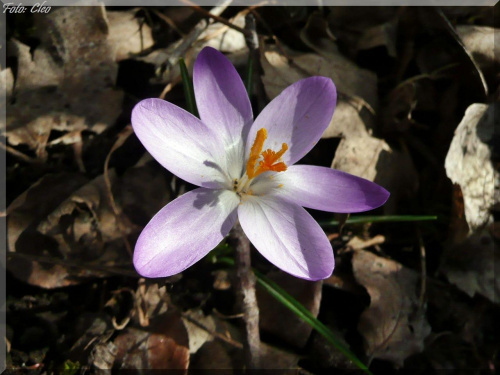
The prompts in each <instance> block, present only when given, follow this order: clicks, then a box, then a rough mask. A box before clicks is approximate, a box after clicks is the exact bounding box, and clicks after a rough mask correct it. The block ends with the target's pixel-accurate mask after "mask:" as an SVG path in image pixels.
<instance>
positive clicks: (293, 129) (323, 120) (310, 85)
mask: <svg viewBox="0 0 500 375" xmlns="http://www.w3.org/2000/svg"><path fill="white" fill-rule="evenodd" d="M336 101H337V91H336V89H335V85H334V84H333V82H332V80H331V79H330V78H325V77H311V78H306V79H303V80H300V81H298V82H296V83H294V84H293V85H291V86H288V87H287V88H286V89H285V90H283V92H282V93H281V94H280V95H278V96H277V97H276V98H274V99H273V100H272V101H271V103H269V104H268V105H267V106H266V107H265V108H264V110H263V111H262V112H261V113H260V114H259V116H258V117H257V119H256V120H255V123H254V124H253V125H252V127H251V128H250V132H249V134H248V142H247V144H246V154H245V155H249V153H250V148H251V147H252V144H253V142H254V140H255V137H256V135H257V131H258V130H259V129H261V128H266V129H267V136H268V138H267V141H266V143H265V144H264V149H268V148H270V149H272V150H275V151H277V150H280V149H281V145H282V144H283V143H286V144H287V145H288V151H287V152H285V154H284V155H283V157H282V159H283V161H284V162H285V163H286V164H287V165H291V164H294V163H295V162H297V161H298V160H300V159H302V157H304V155H306V154H307V153H308V152H309V151H310V150H311V149H312V148H313V146H314V145H315V144H316V143H317V142H318V140H319V139H320V138H321V135H322V134H323V132H324V131H325V130H326V128H327V127H328V125H329V124H330V120H331V119H332V116H333V111H334V110H335V105H336Z"/></svg>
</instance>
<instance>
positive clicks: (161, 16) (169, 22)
mask: <svg viewBox="0 0 500 375" xmlns="http://www.w3.org/2000/svg"><path fill="white" fill-rule="evenodd" d="M153 13H154V14H156V16H157V17H158V18H160V19H161V20H162V21H164V22H165V23H166V24H168V25H169V26H170V27H171V28H172V29H173V30H174V31H175V32H176V33H177V34H179V35H180V36H181V37H184V36H185V34H184V33H183V32H182V31H181V29H179V28H178V27H177V25H176V24H175V22H174V21H172V19H171V18H170V17H168V16H167V15H165V14H163V13H161V12H159V11H157V10H155V9H153Z"/></svg>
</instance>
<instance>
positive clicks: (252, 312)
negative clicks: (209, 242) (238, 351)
mask: <svg viewBox="0 0 500 375" xmlns="http://www.w3.org/2000/svg"><path fill="white" fill-rule="evenodd" d="M231 239H232V241H234V242H233V243H234V247H235V249H236V262H235V263H236V273H237V277H238V297H239V302H240V305H241V308H242V310H243V319H244V321H245V328H246V336H247V337H246V343H245V356H246V363H247V366H248V367H249V368H251V369H257V368H259V362H260V353H261V348H260V333H259V307H258V305H257V296H256V294H255V282H256V279H255V275H254V273H253V271H252V267H251V263H250V241H249V240H248V238H247V236H246V235H245V233H244V232H243V229H242V228H241V226H240V223H239V222H237V223H236V225H235V226H234V228H233V231H232V236H231Z"/></svg>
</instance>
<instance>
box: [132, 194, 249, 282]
mask: <svg viewBox="0 0 500 375" xmlns="http://www.w3.org/2000/svg"><path fill="white" fill-rule="evenodd" d="M238 203H239V199H238V197H237V196H236V194H234V193H233V192H230V191H227V190H210V189H204V188H199V189H195V190H193V191H190V192H188V193H186V194H184V195H182V196H180V197H179V198H177V199H175V200H174V201H172V202H170V203H169V204H167V205H166V206H165V207H163V208H162V209H161V210H160V211H159V212H158V213H157V214H156V215H155V216H154V217H153V218H152V219H151V221H150V222H149V223H148V225H146V227H145V228H144V230H143V231H142V233H141V235H140V236H139V239H138V240H137V243H136V245H135V251H134V266H135V268H136V270H137V272H138V273H139V274H140V275H141V276H144V277H166V276H171V275H175V274H177V273H179V272H182V271H183V270H185V269H186V268H188V267H189V266H191V265H193V264H194V263H196V262H197V261H199V260H200V259H201V258H203V257H204V256H205V255H207V254H208V253H209V252H210V250H212V249H213V248H214V247H215V246H217V244H219V242H221V241H222V239H223V238H224V237H225V236H226V235H227V234H228V233H229V231H230V230H231V228H232V227H233V225H234V223H235V221H236V217H237V214H236V207H237V206H238Z"/></svg>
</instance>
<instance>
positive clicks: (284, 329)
mask: <svg viewBox="0 0 500 375" xmlns="http://www.w3.org/2000/svg"><path fill="white" fill-rule="evenodd" d="M267 276H268V277H269V278H270V279H271V280H273V281H274V282H276V283H277V284H278V285H279V286H281V287H282V288H283V289H284V290H285V291H286V292H288V293H290V294H291V295H292V296H293V297H295V298H296V299H297V300H298V301H299V302H300V303H301V304H302V305H303V306H305V307H306V308H307V309H308V310H309V311H310V312H311V314H312V315H313V316H315V317H317V316H318V313H319V307H320V303H321V290H322V289H321V288H322V285H323V283H322V282H321V281H315V282H313V281H307V280H302V279H298V278H296V277H293V276H290V275H288V274H286V273H283V272H280V271H274V272H271V273H270V274H268V275H267ZM257 299H258V302H259V310H260V319H259V325H260V328H261V329H262V330H264V331H267V332H269V333H272V334H273V335H275V336H277V337H279V338H280V339H282V340H283V341H285V342H287V343H288V344H290V345H293V346H296V347H299V348H302V347H304V346H305V345H306V343H307V340H308V339H309V336H310V335H311V332H312V327H311V326H310V325H309V324H307V323H305V322H304V321H303V320H302V319H300V318H299V317H297V315H295V314H294V313H292V312H291V311H290V310H289V309H287V308H286V307H284V306H283V305H282V304H281V303H279V302H278V301H276V299H275V298H273V297H272V296H271V295H269V293H267V292H266V291H264V290H262V289H261V288H257Z"/></svg>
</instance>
